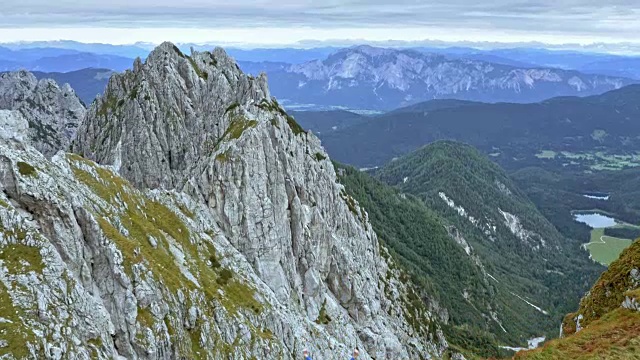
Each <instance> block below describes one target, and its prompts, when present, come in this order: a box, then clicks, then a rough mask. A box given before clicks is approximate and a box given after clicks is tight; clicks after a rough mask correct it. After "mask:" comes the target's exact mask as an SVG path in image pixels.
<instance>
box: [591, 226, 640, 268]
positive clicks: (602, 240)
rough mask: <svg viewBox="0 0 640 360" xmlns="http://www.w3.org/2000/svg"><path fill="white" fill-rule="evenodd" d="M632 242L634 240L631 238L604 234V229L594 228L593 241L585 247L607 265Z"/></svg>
mask: <svg viewBox="0 0 640 360" xmlns="http://www.w3.org/2000/svg"><path fill="white" fill-rule="evenodd" d="M631 243H632V241H631V240H629V239H620V238H614V237H611V236H606V235H604V229H593V230H591V242H590V243H588V244H586V245H585V247H586V248H587V250H589V253H590V254H591V257H592V258H593V260H595V261H597V262H599V263H601V264H602V265H605V266H607V265H609V264H611V263H612V262H613V261H615V260H616V259H618V257H619V256H620V254H621V253H622V251H624V249H626V248H628V247H629V246H630V245H631Z"/></svg>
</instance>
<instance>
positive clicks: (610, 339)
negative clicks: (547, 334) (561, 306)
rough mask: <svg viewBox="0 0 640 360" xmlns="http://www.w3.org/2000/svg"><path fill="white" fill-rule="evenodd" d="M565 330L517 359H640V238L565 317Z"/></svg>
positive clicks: (563, 325) (563, 324)
mask: <svg viewBox="0 0 640 360" xmlns="http://www.w3.org/2000/svg"><path fill="white" fill-rule="evenodd" d="M562 333H563V337H562V338H560V339H556V340H553V341H550V342H548V343H546V344H545V345H544V346H543V347H541V348H539V349H536V350H531V351H521V352H519V353H517V354H516V356H515V357H514V358H515V359H518V360H530V359H545V360H546V359H625V360H626V359H640V240H636V241H635V242H634V243H633V244H632V245H631V246H630V247H629V248H628V249H626V250H625V251H624V252H623V253H622V254H621V255H620V258H619V259H618V260H616V261H614V262H613V263H612V264H611V265H610V266H609V269H607V271H605V272H604V273H603V274H602V276H601V277H600V279H598V281H597V282H596V284H595V285H594V286H593V287H592V288H591V291H589V293H588V294H587V295H586V296H585V297H584V298H583V299H582V301H580V308H579V309H578V311H576V312H575V313H571V314H568V315H567V316H566V317H565V319H564V321H563V323H562Z"/></svg>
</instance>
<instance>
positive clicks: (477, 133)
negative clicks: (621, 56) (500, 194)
mask: <svg viewBox="0 0 640 360" xmlns="http://www.w3.org/2000/svg"><path fill="white" fill-rule="evenodd" d="M638 99H640V85H632V86H628V87H625V88H622V89H619V90H615V91H611V92H608V93H605V94H602V95H597V96H591V97H584V98H579V97H560V98H555V99H551V100H547V101H543V102H540V103H534V104H513V103H499V104H484V103H475V104H474V103H462V106H453V107H452V106H451V105H452V104H455V103H453V102H450V101H449V102H445V104H444V105H442V104H439V103H440V102H441V101H433V102H427V103H425V104H419V105H415V106H413V107H410V108H407V109H401V110H397V111H393V112H390V113H387V114H384V115H381V116H377V117H375V118H372V119H370V120H369V121H366V122H364V123H361V124H358V125H354V126H351V127H348V128H346V129H343V130H341V131H334V132H331V133H324V134H320V137H321V138H322V143H323V145H324V146H325V147H326V149H327V151H328V152H329V154H330V155H331V156H332V157H333V158H334V159H336V160H338V161H341V162H344V163H349V164H353V165H355V166H358V167H372V166H379V165H382V164H384V163H386V162H388V161H390V160H391V159H393V158H395V157H398V156H402V155H404V154H406V153H408V152H410V151H413V150H415V149H417V148H419V147H421V146H423V145H425V144H428V143H431V142H434V141H436V140H443V139H453V140H458V141H463V142H466V143H469V144H471V145H474V146H476V147H479V148H480V149H481V150H483V151H485V152H486V153H493V154H494V155H495V156H496V160H498V161H500V162H501V163H502V164H508V163H510V162H514V161H517V162H519V164H526V162H527V161H528V159H529V160H530V159H537V158H536V154H538V153H539V152H540V151H542V150H552V151H572V152H582V151H593V150H594V149H599V151H608V150H610V151H616V152H617V153H622V154H624V153H627V152H635V151H637V149H638V148H640V139H639V138H638V137H637V136H636V135H634V134H638V133H640V122H638V121H637V120H638V119H639V118H640V103H639V102H638ZM429 108H431V109H432V110H430V111H429V110H427V111H425V109H429ZM412 109H413V110H412ZM304 116H305V114H304V113H299V114H298V115H297V119H298V121H300V122H301V123H304V122H305V121H306V120H305V119H304Z"/></svg>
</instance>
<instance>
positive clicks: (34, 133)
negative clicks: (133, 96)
mask: <svg viewBox="0 0 640 360" xmlns="http://www.w3.org/2000/svg"><path fill="white" fill-rule="evenodd" d="M0 109H4V110H15V111H18V112H19V113H20V114H22V116H24V118H25V119H26V120H27V122H28V123H29V131H28V134H27V138H28V140H29V142H30V143H31V144H33V145H34V147H35V148H36V149H38V151H40V152H42V153H43V154H44V155H45V156H47V157H51V156H52V155H53V154H55V153H56V152H57V151H58V150H63V149H67V148H68V146H69V144H70V142H71V139H72V138H73V137H74V136H75V134H76V130H77V128H78V126H79V124H80V122H81V121H82V118H83V117H84V113H85V108H84V106H83V105H82V102H81V101H80V99H79V98H78V97H77V96H76V93H75V92H74V90H73V89H72V88H71V87H70V86H69V84H64V85H62V86H59V85H58V84H57V83H56V82H55V81H53V80H51V79H41V80H39V81H38V80H37V79H36V77H35V76H34V75H33V74H32V73H30V72H28V71H24V70H23V71H16V72H10V73H4V74H0Z"/></svg>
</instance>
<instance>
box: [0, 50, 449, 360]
mask: <svg viewBox="0 0 640 360" xmlns="http://www.w3.org/2000/svg"><path fill="white" fill-rule="evenodd" d="M0 124H3V125H4V124H6V126H3V131H2V132H0V135H2V139H1V140H0V186H1V187H2V190H3V191H2V193H1V194H0V219H1V220H2V223H1V224H2V226H1V232H0V234H1V235H0V284H1V285H0V286H2V287H3V289H2V291H0V296H2V299H0V301H2V303H3V304H7V305H6V306H3V308H2V309H3V311H2V312H0V320H2V321H1V322H2V323H4V324H8V325H6V326H5V328H6V330H5V331H4V332H3V333H0V355H3V354H11V355H13V357H15V358H23V357H26V358H29V357H36V358H41V357H51V358H76V359H88V358H104V359H106V358H127V359H136V358H140V359H175V358H185V359H187V358H189V359H191V358H203V359H219V358H233V359H251V358H261V359H263V358H264V359H267V358H274V359H275V358H293V357H295V356H298V355H299V354H300V352H301V350H302V349H303V348H305V347H307V348H309V349H310V350H311V352H312V354H314V355H315V357H317V358H325V359H329V358H339V357H347V356H348V353H349V352H350V349H351V348H353V347H354V346H358V347H359V348H360V349H361V350H362V351H361V353H362V354H363V356H362V357H363V358H365V359H368V358H377V359H383V358H388V359H398V358H411V359H419V358H431V357H440V356H441V355H442V354H443V352H444V351H445V350H446V348H447V343H446V341H445V339H444V337H443V336H442V333H441V331H440V330H439V327H438V326H437V323H436V320H435V319H433V318H432V315H431V313H430V312H429V311H427V309H425V308H424V306H423V305H422V302H421V301H419V300H418V301H416V298H417V296H416V293H415V292H414V290H413V288H412V285H411V283H410V282H408V281H407V279H406V278H405V277H404V275H403V274H402V272H401V271H400V270H399V269H398V268H397V267H395V266H394V265H393V262H392V260H390V259H388V256H382V255H383V254H386V250H385V249H384V247H382V246H381V244H380V243H379V242H378V239H377V237H376V234H375V233H374V232H373V230H372V229H371V226H370V224H369V223H368V220H367V214H366V212H364V211H363V210H362V209H361V208H360V207H359V206H358V204H357V203H356V202H355V201H354V200H353V199H352V198H350V197H349V196H348V195H346V193H345V192H344V190H343V188H342V186H341V185H340V184H338V183H337V181H336V176H335V172H334V168H333V166H332V164H331V162H330V161H329V159H328V157H327V154H326V153H325V152H324V150H323V149H322V147H321V146H320V143H319V140H318V139H317V138H316V137H315V136H313V135H312V134H307V133H305V132H304V131H303V130H302V129H301V128H300V127H299V126H298V125H297V124H296V123H295V120H294V119H292V118H291V117H289V116H288V115H287V114H286V113H285V112H284V111H283V110H282V108H281V107H280V106H279V105H278V103H277V102H276V101H275V100H274V99H272V98H271V97H270V95H269V90H268V88H267V86H266V78H265V77H264V76H262V77H258V78H252V77H249V76H246V75H244V74H242V73H241V72H240V70H239V69H238V68H237V66H236V65H235V62H234V61H233V60H232V59H231V58H230V57H228V56H227V55H226V54H225V53H224V51H223V50H221V49H216V50H215V51H214V52H213V53H208V52H204V53H197V52H193V53H192V54H191V56H186V55H184V54H182V53H181V52H180V51H179V50H178V49H177V48H176V47H175V46H173V45H172V44H169V43H165V44H162V45H161V46H159V47H158V48H156V49H155V50H154V51H153V52H152V53H151V54H150V56H149V57H148V59H147V61H146V62H145V63H144V64H143V63H142V62H141V61H139V60H137V61H136V63H135V64H134V70H133V71H128V72H126V73H124V74H119V75H114V76H113V77H112V78H111V80H110V82H109V85H108V87H107V90H106V92H105V94H104V95H103V96H102V98H100V99H98V100H97V101H95V102H94V103H93V104H92V106H91V107H90V108H89V109H88V111H87V115H86V117H85V119H84V121H83V123H82V125H81V126H80V128H79V130H78V134H77V137H76V139H75V140H74V142H73V144H72V150H73V151H74V152H76V153H78V154H81V155H83V156H85V157H86V158H89V159H92V160H95V161H96V162H97V163H99V164H100V165H98V164H96V163H94V162H93V161H91V160H87V159H86V158H83V157H81V156H78V155H74V154H65V153H62V152H60V153H58V154H57V155H55V156H54V157H53V158H52V159H51V160H50V161H49V160H47V159H46V158H45V157H43V156H42V155H41V154H40V153H39V152H38V151H36V150H35V149H34V148H33V147H31V146H30V145H29V144H28V142H25V141H22V140H21V138H24V136H23V135H21V134H22V133H23V132H24V130H25V128H26V124H25V120H24V117H22V116H21V114H19V113H17V112H6V111H5V112H0ZM5 127H6V128H5ZM385 258H387V260H385ZM401 278H402V281H401V280H400V279H401ZM25 344H26V346H25Z"/></svg>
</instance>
